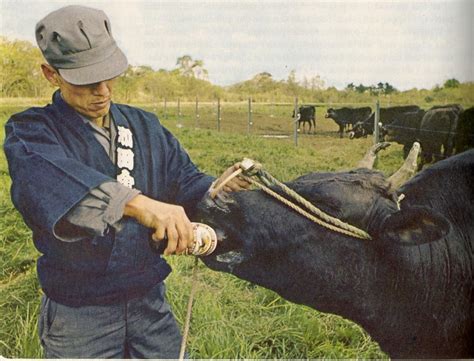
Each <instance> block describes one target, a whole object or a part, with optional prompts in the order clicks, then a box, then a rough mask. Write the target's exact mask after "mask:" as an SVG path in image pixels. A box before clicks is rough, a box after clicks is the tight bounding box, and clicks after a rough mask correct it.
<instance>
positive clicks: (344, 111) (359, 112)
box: [325, 107, 372, 138]
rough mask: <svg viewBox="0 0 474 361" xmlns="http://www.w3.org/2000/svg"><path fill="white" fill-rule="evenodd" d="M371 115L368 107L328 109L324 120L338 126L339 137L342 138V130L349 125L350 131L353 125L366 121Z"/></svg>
mask: <svg viewBox="0 0 474 361" xmlns="http://www.w3.org/2000/svg"><path fill="white" fill-rule="evenodd" d="M371 113H372V109H371V108H370V107H362V108H348V107H344V108H339V109H334V108H328V110H327V111H326V115H325V118H331V119H333V120H334V121H335V122H336V124H337V125H338V126H339V137H340V138H342V137H343V134H344V130H345V129H346V127H347V126H348V125H350V126H351V129H352V127H353V126H354V124H356V123H357V122H361V121H364V120H366V119H367V118H368V117H369V116H370V114H371Z"/></svg>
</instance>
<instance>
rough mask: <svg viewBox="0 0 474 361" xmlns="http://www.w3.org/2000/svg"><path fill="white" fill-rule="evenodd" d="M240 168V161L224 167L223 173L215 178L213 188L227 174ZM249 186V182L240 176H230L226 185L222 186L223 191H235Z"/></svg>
mask: <svg viewBox="0 0 474 361" xmlns="http://www.w3.org/2000/svg"><path fill="white" fill-rule="evenodd" d="M239 168H240V162H239V163H235V164H234V165H233V166H231V167H229V168H227V169H226V171H225V172H224V173H222V175H221V176H220V177H219V178H218V179H217V181H216V183H215V184H214V188H216V187H218V186H219V184H220V183H222V182H223V181H224V180H225V179H226V178H227V177H228V176H230V175H231V174H232V173H233V172H235V171H236V170H238V169H239ZM249 188H250V183H249V182H247V181H246V180H244V179H242V178H240V177H239V176H237V177H234V178H232V179H231V180H230V181H229V182H227V184H226V185H224V187H223V188H222V190H223V191H224V192H235V191H241V190H245V189H249Z"/></svg>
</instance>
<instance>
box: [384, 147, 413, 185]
mask: <svg viewBox="0 0 474 361" xmlns="http://www.w3.org/2000/svg"><path fill="white" fill-rule="evenodd" d="M420 150H421V146H420V143H418V142H415V143H413V146H412V147H411V150H410V153H409V154H408V157H407V159H405V162H404V163H403V165H402V166H401V167H400V169H399V170H397V171H396V172H395V173H393V174H392V175H391V176H390V177H389V178H388V182H389V183H390V189H392V190H394V191H395V190H397V189H398V188H400V187H401V186H402V185H403V184H405V182H407V181H408V180H409V179H410V178H411V177H413V175H414V174H415V173H416V166H417V163H416V160H417V158H418V154H419V153H420Z"/></svg>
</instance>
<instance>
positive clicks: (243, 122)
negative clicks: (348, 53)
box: [153, 97, 458, 158]
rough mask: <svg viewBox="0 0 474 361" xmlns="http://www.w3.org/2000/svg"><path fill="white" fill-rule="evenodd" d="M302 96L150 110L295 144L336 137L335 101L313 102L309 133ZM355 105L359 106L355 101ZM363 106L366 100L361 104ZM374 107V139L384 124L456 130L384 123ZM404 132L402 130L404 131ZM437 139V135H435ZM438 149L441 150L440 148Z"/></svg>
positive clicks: (164, 104) (178, 120) (189, 123)
mask: <svg viewBox="0 0 474 361" xmlns="http://www.w3.org/2000/svg"><path fill="white" fill-rule="evenodd" d="M306 104H308V103H305V102H304V101H302V100H299V99H298V98H295V101H294V102H293V103H289V102H288V103H282V102H273V101H272V102H267V103H256V102H254V101H253V99H252V98H248V99H245V100H242V101H241V102H223V101H221V100H220V99H215V100H213V101H211V102H202V101H200V100H199V98H198V97H196V100H195V101H194V102H189V101H186V102H182V101H181V100H180V99H179V98H178V99H174V100H172V101H171V100H169V99H162V100H161V101H159V102H156V103H155V104H154V107H153V110H154V112H155V113H157V114H158V116H159V117H160V118H161V119H165V120H167V121H172V122H175V124H176V126H177V127H178V128H182V127H191V128H201V129H214V130H217V131H219V132H231V133H239V134H249V135H250V134H253V135H258V136H263V137H267V138H280V139H288V140H289V141H292V142H294V144H295V145H296V146H297V145H298V138H299V137H301V136H305V137H306V136H316V137H317V136H325V137H328V136H329V137H334V138H335V139H334V141H335V142H337V141H339V140H338V139H339V126H338V125H337V124H336V122H335V121H334V120H332V119H329V118H325V114H326V110H327V109H328V108H331V107H334V104H314V103H312V104H311V105H313V106H315V109H316V114H315V116H316V121H315V123H316V127H315V129H312V130H311V133H309V132H308V131H309V126H308V124H305V123H301V124H300V125H301V127H300V128H299V127H298V125H299V124H298V122H297V120H296V118H295V117H294V116H293V114H297V111H298V108H299V106H301V105H306ZM351 105H353V104H339V106H341V107H342V106H351ZM357 106H361V105H360V104H358V105H357ZM364 106H366V104H364ZM372 108H373V109H374V113H375V117H374V132H373V135H372V136H373V139H374V143H375V142H377V141H379V140H381V138H382V137H383V135H384V132H383V127H384V126H385V127H387V128H389V129H390V128H391V129H396V130H398V131H401V130H403V131H405V132H406V133H410V134H412V135H413V137H414V138H417V137H419V136H420V135H426V134H430V135H433V134H436V135H445V136H447V137H452V138H453V139H454V138H455V137H456V136H457V135H458V133H457V132H456V130H454V129H453V130H452V131H448V130H438V129H419V128H415V127H406V126H399V125H389V124H385V125H384V124H383V121H384V119H381V117H380V104H379V102H378V101H377V102H376V103H375V104H374V105H372ZM406 133H405V134H406ZM438 140H439V139H438ZM443 142H444V141H443ZM440 151H441V150H440ZM445 151H446V150H444V151H441V153H436V154H433V156H435V157H438V158H444V157H445V154H444V153H445Z"/></svg>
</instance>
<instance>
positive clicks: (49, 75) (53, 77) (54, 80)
mask: <svg viewBox="0 0 474 361" xmlns="http://www.w3.org/2000/svg"><path fill="white" fill-rule="evenodd" d="M41 70H42V71H43V75H44V77H45V78H46V80H47V81H49V83H50V84H52V85H54V86H59V79H58V76H59V75H58V73H57V72H56V70H54V68H53V67H52V66H51V65H49V64H44V63H43V64H41Z"/></svg>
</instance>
